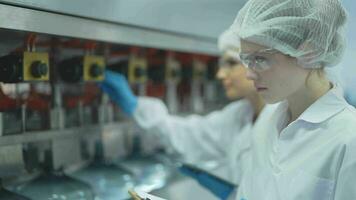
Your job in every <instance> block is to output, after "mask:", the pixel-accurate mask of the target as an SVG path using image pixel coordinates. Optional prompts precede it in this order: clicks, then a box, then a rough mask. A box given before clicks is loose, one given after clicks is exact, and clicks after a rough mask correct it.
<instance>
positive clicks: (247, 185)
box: [236, 86, 356, 200]
mask: <svg viewBox="0 0 356 200" xmlns="http://www.w3.org/2000/svg"><path fill="white" fill-rule="evenodd" d="M287 107H288V105H287V102H282V103H279V104H275V105H271V106H267V107H266V108H265V109H264V110H263V112H262V113H261V114H260V117H259V119H258V120H257V121H256V123H255V125H254V130H253V138H252V145H251V160H250V164H249V165H248V168H247V169H244V171H245V173H246V174H245V175H244V177H243V180H242V183H241V185H240V187H239V190H238V194H237V197H236V200H354V199H356V112H355V109H354V108H353V107H352V106H350V105H349V104H348V103H347V102H346V101H345V99H344V98H343V93H342V90H341V88H340V87H339V86H335V87H334V88H333V89H332V90H330V91H329V92H328V93H327V94H325V95H324V96H322V97H321V98H320V99H318V100H317V101H316V102H315V103H313V104H312V105H311V106H310V107H309V108H308V109H307V110H306V111H304V112H303V113H302V114H301V116H300V117H299V118H298V119H297V120H295V121H293V122H292V123H290V124H289V125H288V126H286V124H287V120H286V119H287Z"/></svg>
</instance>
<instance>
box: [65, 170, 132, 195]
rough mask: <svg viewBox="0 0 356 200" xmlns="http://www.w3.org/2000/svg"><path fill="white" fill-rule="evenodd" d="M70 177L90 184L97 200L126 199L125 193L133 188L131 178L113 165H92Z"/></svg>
mask: <svg viewBox="0 0 356 200" xmlns="http://www.w3.org/2000/svg"><path fill="white" fill-rule="evenodd" d="M70 176H72V177H74V178H76V179H78V180H81V181H83V182H86V183H88V184H90V185H91V186H92V188H93V189H94V191H95V193H96V195H97V196H98V199H97V200H123V199H128V198H129V195H128V193H127V191H128V190H129V189H131V188H133V187H134V180H133V177H132V176H131V175H130V174H129V173H128V172H127V171H124V170H122V169H120V168H118V167H117V166H115V165H105V164H101V163H93V164H92V165H89V166H88V167H86V168H84V169H81V170H78V171H77V172H75V173H72V174H71V175H70Z"/></svg>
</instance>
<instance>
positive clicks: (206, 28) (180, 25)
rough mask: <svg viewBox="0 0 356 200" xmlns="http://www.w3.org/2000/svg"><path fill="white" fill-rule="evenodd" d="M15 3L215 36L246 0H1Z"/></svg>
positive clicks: (230, 20)
mask: <svg viewBox="0 0 356 200" xmlns="http://www.w3.org/2000/svg"><path fill="white" fill-rule="evenodd" d="M0 2H6V3H10V4H14V5H20V6H25V7H30V8H34V9H41V10H46V11H52V12H58V13H65V14H71V15H76V16H83V17H89V18H94V19H100V20H105V21H111V22H116V23H124V24H131V25H137V26H142V27H148V28H154V29H159V30H166V31H172V32H177V33H185V34H193V35H197V36H199V37H211V38H217V36H218V35H219V34H220V33H221V32H222V31H223V30H224V29H226V28H227V27H228V26H229V25H230V24H231V23H232V21H233V20H234V18H235V16H236V14H237V12H238V10H239V9H240V8H241V7H242V5H243V4H244V3H245V2H246V0H219V1H216V0H194V1H182V0H169V1H167V0H150V1H147V0H134V1H130V0H105V1H97V0H75V1H71V0H50V1H48V0H1V1H0Z"/></svg>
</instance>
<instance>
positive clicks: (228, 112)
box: [134, 97, 249, 163]
mask: <svg viewBox="0 0 356 200" xmlns="http://www.w3.org/2000/svg"><path fill="white" fill-rule="evenodd" d="M245 108H246V102H245V103H243V101H237V102H233V103H231V104H229V105H227V106H226V107H225V108H224V109H222V110H220V111H215V112H212V113H210V114H209V115H207V116H200V115H190V116H187V117H179V116H174V115H170V114H169V113H168V110H167V107H166V106H165V105H164V103H163V102H162V101H161V100H159V99H156V98H149V97H140V98H139V99H138V107H137V109H136V110H135V112H134V119H135V121H136V122H137V124H138V125H139V126H140V127H141V128H142V129H144V131H147V132H150V133H153V134H158V135H159V137H160V138H161V140H162V141H163V142H164V145H167V147H168V148H173V149H174V150H175V151H176V152H177V153H179V154H180V155H182V156H183V158H184V159H185V160H187V161H188V162H191V163H195V162H200V161H204V160H211V159H217V158H221V156H222V155H226V152H225V151H226V150H228V148H227V147H228V145H231V144H229V142H232V139H233V137H234V136H233V134H238V132H239V130H240V129H241V127H242V126H243V124H244V123H245V120H246V119H247V118H249V117H247V115H249V113H244V109H245Z"/></svg>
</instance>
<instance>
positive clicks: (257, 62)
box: [239, 48, 278, 72]
mask: <svg viewBox="0 0 356 200" xmlns="http://www.w3.org/2000/svg"><path fill="white" fill-rule="evenodd" d="M275 53H278V51H277V50H275V49H272V48H271V49H262V50H260V51H256V52H254V53H251V54H247V53H246V54H244V53H240V54H239V58H240V60H241V62H242V64H243V65H244V66H245V67H246V68H249V69H252V70H253V71H256V72H263V71H266V70H268V69H270V68H271V62H272V61H271V60H270V59H269V58H268V57H267V55H272V54H275Z"/></svg>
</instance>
